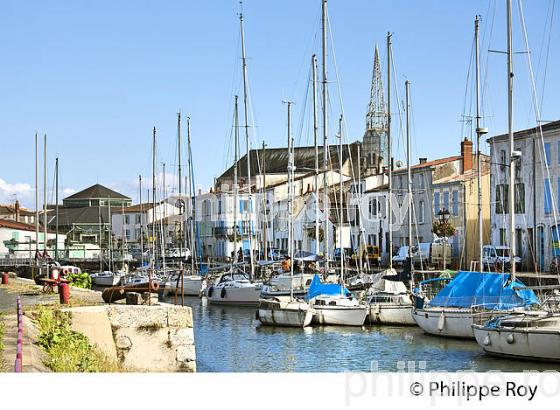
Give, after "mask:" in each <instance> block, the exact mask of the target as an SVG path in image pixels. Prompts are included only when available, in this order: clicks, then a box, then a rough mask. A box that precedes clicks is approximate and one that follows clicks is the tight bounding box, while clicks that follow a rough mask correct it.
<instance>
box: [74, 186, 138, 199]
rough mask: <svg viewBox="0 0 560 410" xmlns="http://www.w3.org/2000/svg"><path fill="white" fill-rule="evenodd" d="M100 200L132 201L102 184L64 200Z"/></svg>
mask: <svg viewBox="0 0 560 410" xmlns="http://www.w3.org/2000/svg"><path fill="white" fill-rule="evenodd" d="M98 198H103V199H107V198H111V199H130V198H129V197H127V196H124V195H123V194H119V193H118V192H117V191H113V190H112V189H109V188H107V187H104V186H103V185H100V184H95V185H92V186H90V187H89V188H86V189H84V190H82V191H80V192H76V193H75V194H73V195H70V196H68V197H66V198H64V199H65V200H67V199H98Z"/></svg>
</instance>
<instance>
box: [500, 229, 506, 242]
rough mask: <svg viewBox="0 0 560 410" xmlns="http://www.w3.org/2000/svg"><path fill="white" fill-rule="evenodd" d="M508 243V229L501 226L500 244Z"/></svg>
mask: <svg viewBox="0 0 560 410" xmlns="http://www.w3.org/2000/svg"><path fill="white" fill-rule="evenodd" d="M505 244H506V230H505V229H504V228H500V245H505Z"/></svg>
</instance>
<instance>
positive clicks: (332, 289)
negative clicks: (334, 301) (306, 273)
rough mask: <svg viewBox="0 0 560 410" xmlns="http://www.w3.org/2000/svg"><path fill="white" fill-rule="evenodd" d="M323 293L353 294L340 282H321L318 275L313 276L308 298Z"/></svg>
mask: <svg viewBox="0 0 560 410" xmlns="http://www.w3.org/2000/svg"><path fill="white" fill-rule="evenodd" d="M321 295H344V296H351V295H352V294H351V293H350V291H349V290H348V289H346V288H345V287H344V286H342V285H339V284H338V283H321V279H320V278H319V276H318V275H315V276H313V280H312V281H311V285H310V286H309V289H308V290H307V296H306V300H311V299H313V298H316V297H317V296H321Z"/></svg>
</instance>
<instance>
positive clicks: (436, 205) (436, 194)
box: [434, 192, 440, 215]
mask: <svg viewBox="0 0 560 410" xmlns="http://www.w3.org/2000/svg"><path fill="white" fill-rule="evenodd" d="M439 211H440V208H439V192H434V213H435V214H436V215H437V213H438V212H439Z"/></svg>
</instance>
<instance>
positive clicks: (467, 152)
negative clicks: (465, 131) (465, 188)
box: [461, 138, 473, 173]
mask: <svg viewBox="0 0 560 410" xmlns="http://www.w3.org/2000/svg"><path fill="white" fill-rule="evenodd" d="M472 149H473V143H472V141H469V140H468V139H466V138H465V139H464V140H463V141H461V157H462V160H463V173H465V172H467V171H469V170H471V169H472V166H473V155H472Z"/></svg>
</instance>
